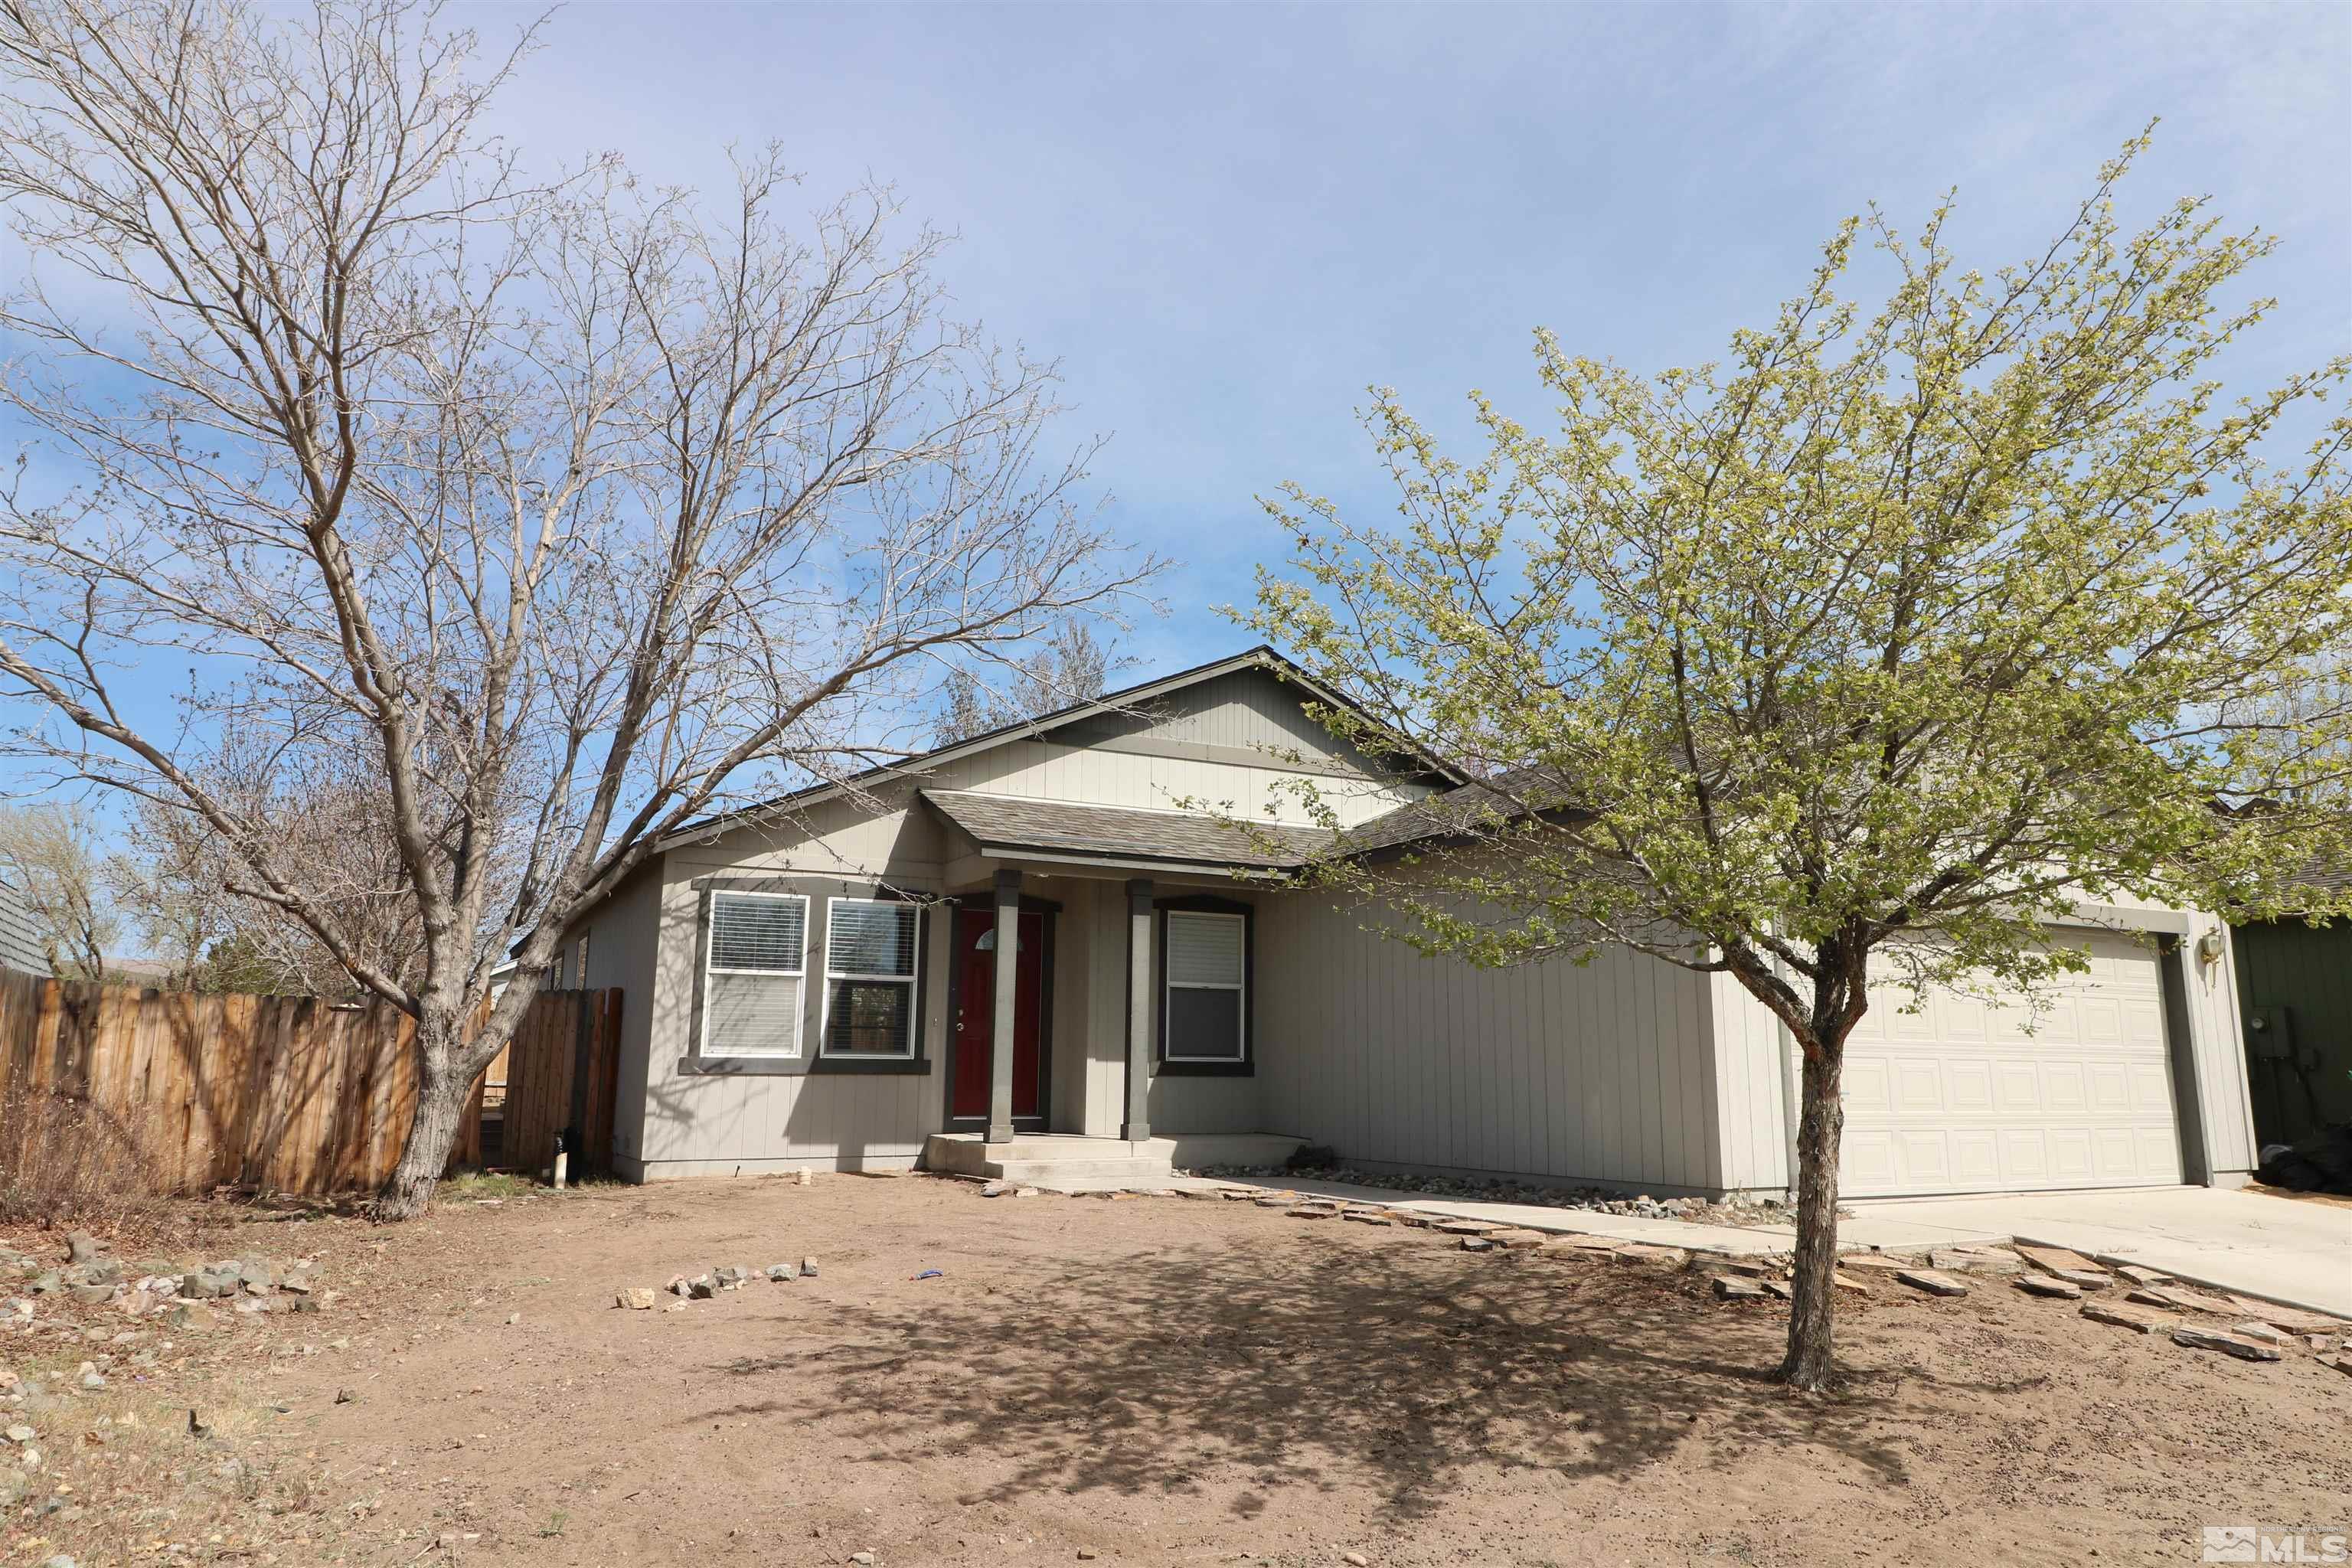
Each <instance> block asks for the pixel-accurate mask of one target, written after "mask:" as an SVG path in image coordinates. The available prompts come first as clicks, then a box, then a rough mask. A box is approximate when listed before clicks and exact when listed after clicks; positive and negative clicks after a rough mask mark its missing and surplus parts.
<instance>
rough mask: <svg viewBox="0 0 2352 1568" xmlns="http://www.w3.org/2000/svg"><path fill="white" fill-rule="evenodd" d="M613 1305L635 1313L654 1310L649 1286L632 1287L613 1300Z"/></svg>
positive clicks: (651, 1290)
mask: <svg viewBox="0 0 2352 1568" xmlns="http://www.w3.org/2000/svg"><path fill="white" fill-rule="evenodd" d="M613 1305H614V1306H615V1307H620V1308H624V1309H626V1310H630V1311H635V1312H650V1311H652V1310H654V1292H653V1289H652V1288H651V1287H650V1286H646V1285H632V1286H630V1287H629V1288H628V1289H625V1290H624V1291H622V1292H620V1294H618V1295H616V1296H614V1298H613Z"/></svg>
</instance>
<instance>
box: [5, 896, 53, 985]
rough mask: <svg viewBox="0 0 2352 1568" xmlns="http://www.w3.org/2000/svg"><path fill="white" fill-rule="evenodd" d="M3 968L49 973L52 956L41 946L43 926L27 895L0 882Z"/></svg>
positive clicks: (22, 971)
mask: <svg viewBox="0 0 2352 1568" xmlns="http://www.w3.org/2000/svg"><path fill="white" fill-rule="evenodd" d="M0 968H7V969H14V970H17V971H20V972H21V973H26V974H47V973H48V972H49V958H48V954H47V952H46V951H45V950H44V949H43V948H42V946H41V931H40V927H39V926H38V925H37V923H36V922H35V921H34V920H33V911H32V910H30V909H28V908H26V904H25V896H24V895H23V894H22V893H19V892H18V891H16V889H14V888H12V887H10V886H8V885H7V884H6V883H5V882H0Z"/></svg>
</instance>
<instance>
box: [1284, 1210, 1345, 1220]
mask: <svg viewBox="0 0 2352 1568" xmlns="http://www.w3.org/2000/svg"><path fill="white" fill-rule="evenodd" d="M1290 1217H1291V1218H1293V1219H1338V1218H1339V1210H1338V1209H1324V1208H1299V1209H1292V1210H1291V1211H1290Z"/></svg>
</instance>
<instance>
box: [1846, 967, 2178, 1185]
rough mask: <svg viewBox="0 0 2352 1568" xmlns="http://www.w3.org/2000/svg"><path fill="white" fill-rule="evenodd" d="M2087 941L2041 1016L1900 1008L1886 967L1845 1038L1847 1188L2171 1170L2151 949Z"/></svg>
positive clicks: (1954, 1005)
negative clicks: (2083, 967)
mask: <svg viewBox="0 0 2352 1568" xmlns="http://www.w3.org/2000/svg"><path fill="white" fill-rule="evenodd" d="M2083 940H2084V941H2085V942H2086V944H2087V945H2088V947H2089V949H2090V952H2091V968H2090V971H2089V973H2084V974H2077V975H2070V976H2067V977H2066V978H2065V979H2063V980H2062V981H2059V982H2057V983H2056V984H2053V986H2051V987H2050V988H2049V994H2048V1002H2049V1005H2048V1006H2047V1007H2046V1008H2045V1009H2044V1010H2043V1011H2042V1013H2041V1014H2040V1015H2039V1016H2030V1015H2029V1014H2028V1013H2027V1011H2026V1010H2025V1009H2024V1008H2023V1007H2022V1006H2011V1005H1995V1004H1989V1003H1986V1002H1983V1001H1981V1000H1976V999H1971V998H1969V997H1965V996H1959V995H1953V994H1947V993H1937V994H1934V995H1931V996H1930V997H1929V999H1928V1002H1927V1006H1926V1007H1925V1008H1924V1009H1923V1010H1922V1011H1920V1012H1916V1013H1905V1012H1902V1011H1900V1008H1901V1005H1902V1001H1903V1000H1904V997H1903V994H1902V993H1900V992H1899V991H1895V992H1891V993H1890V990H1889V989H1888V988H1887V987H1886V982H1885V981H1882V982H1881V989H1880V991H1879V992H1878V995H1877V998H1876V999H1875V1000H1874V1003H1873V1005H1872V1007H1871V1010H1870V1012H1869V1013H1867V1014H1866V1015H1864V1018H1863V1021H1862V1023H1861V1024H1860V1025H1859V1026H1856V1027H1855V1029H1854V1032H1853V1036H1852V1037H1851V1038H1849V1039H1848V1041H1847V1042H1846V1065H1845V1100H1846V1111H1845V1140H1844V1146H1843V1147H1844V1157H1843V1160H1841V1162H1840V1176H1839V1186H1840V1188H1841V1190H1842V1191H1843V1192H1845V1193H1848V1194H1852V1195H1853V1196H1855V1197H1869V1196H1890V1195H1899V1194H1918V1193H1985V1192H2032V1191H2035V1190H2039V1189H2048V1188H2058V1187H2121V1186H2158V1185H2165V1184H2173V1183H2178V1182H2179V1180H2180V1139H2179V1133H2178V1131H2177V1130H2176V1128H2175V1125H2174V1115H2175V1112H2174V1109H2173V1097H2172V1070H2171V1066H2170V1060H2169V1053H2168V1051H2167V1050H2166V1048H2165V1038H2164V986H2163V971H2162V963H2161V961H2160V960H2159V959H2158V956H2157V954H2156V953H2155V952H2153V951H2152V950H2150V949H2148V948H2146V947H2143V946H2141V945H2140V944H2138V943H2137V942H2133V941H2131V940H2130V939H2129V938H2127V937H2119V936H2108V935H2105V934H2096V935H2087V934H2086V936H2085V937H2084V939H2083ZM1889 978H1890V979H1891V978H1892V975H1891V973H1890V976H1889ZM2029 1021H2030V1022H2031V1023H2032V1033H2030V1034H2029V1033H2028V1032H2027V1030H2026V1025H2027V1024H2028V1022H2029Z"/></svg>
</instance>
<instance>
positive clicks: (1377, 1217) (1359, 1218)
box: [1339, 1209, 1396, 1225]
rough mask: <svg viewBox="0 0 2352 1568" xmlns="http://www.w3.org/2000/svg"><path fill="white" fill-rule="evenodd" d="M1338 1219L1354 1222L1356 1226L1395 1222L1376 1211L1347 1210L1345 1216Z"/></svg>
mask: <svg viewBox="0 0 2352 1568" xmlns="http://www.w3.org/2000/svg"><path fill="white" fill-rule="evenodd" d="M1339 1217H1340V1218H1342V1219H1351V1220H1354V1221H1355V1222H1356V1223H1357V1224H1358V1225H1394V1224H1396V1221H1395V1220H1393V1219H1391V1218H1390V1217H1389V1216H1388V1215H1384V1214H1382V1213H1381V1211H1380V1210H1378V1209H1349V1211H1348V1212H1347V1213H1346V1214H1344V1215H1340V1216H1339Z"/></svg>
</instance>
